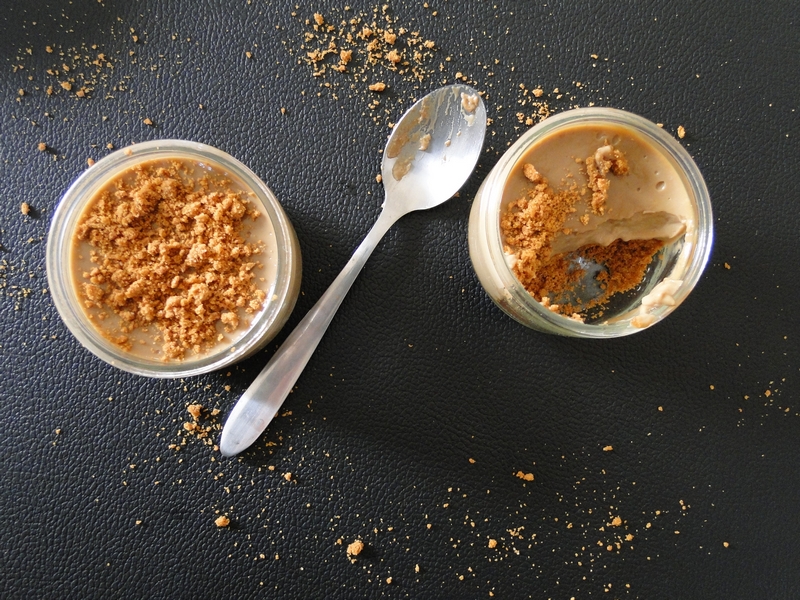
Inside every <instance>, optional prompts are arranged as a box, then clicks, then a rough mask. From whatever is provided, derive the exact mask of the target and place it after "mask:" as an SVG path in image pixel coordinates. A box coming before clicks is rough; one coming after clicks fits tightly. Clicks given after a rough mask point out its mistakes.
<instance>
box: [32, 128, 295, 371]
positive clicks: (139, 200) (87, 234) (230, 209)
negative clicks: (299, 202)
mask: <svg viewBox="0 0 800 600" xmlns="http://www.w3.org/2000/svg"><path fill="white" fill-rule="evenodd" d="M47 277H48V282H49V285H50V291H51V294H52V297H53V302H54V304H55V306H56V309H57V310H58V313H59V315H60V316H61V318H62V319H63V321H64V323H65V324H66V325H67V327H68V329H69V330H70V331H71V332H72V334H73V335H74V336H75V337H76V338H77V339H78V341H79V342H80V343H81V344H82V345H83V346H84V347H85V348H87V349H88V350H89V351H90V352H92V353H93V354H95V355H96V356H97V357H99V358H100V359H102V360H104V361H106V362H107V363H109V364H111V365H113V366H115V367H118V368H120V369H122V370H124V371H128V372H131V373H136V374H138V375H144V376H148V377H156V378H174V377H186V376H192V375H199V374H201V373H207V372H210V371H213V370H216V369H221V368H223V367H225V366H228V365H230V364H233V363H235V362H237V361H239V360H242V359H244V358H246V357H248V356H250V355H252V354H253V353H255V352H256V351H258V350H259V349H261V348H263V347H264V345H265V344H267V342H269V340H271V339H272V338H273V337H274V336H275V335H276V334H277V332H278V331H279V330H280V329H281V327H282V326H283V325H284V324H285V322H286V320H287V319H288V318H289V315H290V314H291V312H292V309H293V308H294V305H295V301H296V300H297V296H298V293H299V290H300V279H301V256H300V247H299V244H298V241H297V236H296V234H295V231H294V228H293V227H292V224H291V223H290V221H289V219H288V217H287V215H286V213H285V212H284V210H283V208H282V207H281V205H280V203H279V202H278V200H277V198H276V197H275V195H274V194H273V193H272V191H271V190H270V189H269V188H268V187H267V186H266V185H265V184H264V183H263V182H262V181H261V180H260V179H259V178H258V176H257V175H256V174H255V173H253V172H252V171H251V170H250V169H249V168H247V167H246V166H245V165H244V164H242V163H241V162H239V161H238V160H236V159H235V158H233V157H232V156H230V155H229V154H227V153H225V152H222V151H221V150H218V149H216V148H213V147H211V146H207V145H204V144H200V143H195V142H189V141H183V140H157V141H152V142H145V143H140V144H134V145H132V146H129V147H127V148H123V149H121V150H118V151H116V152H113V153H112V154H109V155H108V156H106V157H105V158H103V159H102V160H99V161H98V162H97V163H96V164H94V165H93V166H91V167H90V168H89V169H87V170H86V171H85V172H84V173H83V174H82V175H81V176H80V177H79V178H78V179H77V180H76V181H75V182H74V183H73V184H72V185H71V186H70V188H69V189H68V190H67V192H66V193H65V194H64V196H63V197H62V199H61V201H60V203H59V205H58V207H57V208H56V211H55V214H54V216H53V220H52V223H51V225H50V231H49V235H48V239H47Z"/></svg>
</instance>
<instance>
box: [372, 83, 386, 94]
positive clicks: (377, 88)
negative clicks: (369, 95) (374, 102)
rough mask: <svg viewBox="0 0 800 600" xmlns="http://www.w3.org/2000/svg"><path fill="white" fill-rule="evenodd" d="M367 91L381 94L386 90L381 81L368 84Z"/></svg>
mask: <svg viewBox="0 0 800 600" xmlns="http://www.w3.org/2000/svg"><path fill="white" fill-rule="evenodd" d="M369 89H370V91H373V92H382V91H383V90H385V89H386V84H385V83H383V82H382V81H378V82H377V83H373V84H370V86H369Z"/></svg>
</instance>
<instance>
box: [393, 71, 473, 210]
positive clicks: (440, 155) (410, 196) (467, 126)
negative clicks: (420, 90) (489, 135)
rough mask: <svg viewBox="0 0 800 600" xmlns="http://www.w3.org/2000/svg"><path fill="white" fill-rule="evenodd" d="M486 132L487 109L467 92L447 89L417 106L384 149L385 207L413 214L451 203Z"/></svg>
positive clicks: (465, 88)
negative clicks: (400, 208) (395, 206)
mask: <svg viewBox="0 0 800 600" xmlns="http://www.w3.org/2000/svg"><path fill="white" fill-rule="evenodd" d="M485 132H486V106H485V105H484V104H483V101H482V100H481V99H480V96H479V95H478V93H477V92H476V91H475V90H473V89H472V88H471V87H468V86H466V85H451V86H448V87H445V88H440V89H438V90H436V91H435V92H432V93H431V94H428V95H427V96H425V97H424V98H422V99H421V100H418V101H417V102H416V103H415V104H414V105H413V106H412V107H411V108H410V109H408V111H406V113H405V114H404V115H403V117H402V118H401V119H400V122H399V123H397V125H395V127H394V129H393V130H392V135H391V136H390V137H389V141H388V142H387V143H386V149H385V150H384V153H383V162H382V164H381V176H382V179H383V187H384V190H385V192H386V202H385V205H388V204H390V203H393V204H398V205H399V204H403V205H406V206H407V207H408V211H407V212H411V211H412V210H422V209H427V208H433V207H434V206H437V205H438V204H441V203H442V202H445V201H446V200H448V199H449V198H451V197H452V196H453V194H455V193H456V192H457V191H458V190H459V189H460V188H461V186H462V185H463V184H464V181H466V179H467V178H468V177H469V175H470V174H471V173H472V170H473V169H474V168H475V163H476V162H477V160H478V156H479V155H480V152H481V148H482V147H483V138H484V134H485ZM406 170H407V172H405V173H402V172H403V171H406ZM398 176H399V177H398Z"/></svg>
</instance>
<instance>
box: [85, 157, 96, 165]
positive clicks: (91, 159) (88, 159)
mask: <svg viewBox="0 0 800 600" xmlns="http://www.w3.org/2000/svg"><path fill="white" fill-rule="evenodd" d="M86 164H87V165H89V166H90V167H92V166H94V159H93V158H92V157H91V156H90V157H89V158H87V159H86Z"/></svg>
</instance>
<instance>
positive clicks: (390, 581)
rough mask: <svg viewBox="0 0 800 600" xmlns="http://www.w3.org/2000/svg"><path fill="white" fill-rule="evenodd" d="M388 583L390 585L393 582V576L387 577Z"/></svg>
mask: <svg viewBox="0 0 800 600" xmlns="http://www.w3.org/2000/svg"><path fill="white" fill-rule="evenodd" d="M386 583H388V584H389V585H391V584H392V578H391V577H387V578H386Z"/></svg>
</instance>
